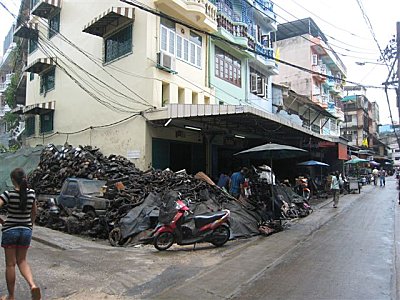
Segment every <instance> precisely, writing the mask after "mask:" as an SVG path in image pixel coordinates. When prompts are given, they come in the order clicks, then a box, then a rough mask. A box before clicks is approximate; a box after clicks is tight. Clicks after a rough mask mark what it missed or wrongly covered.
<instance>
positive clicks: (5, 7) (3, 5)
mask: <svg viewBox="0 0 400 300" xmlns="http://www.w3.org/2000/svg"><path fill="white" fill-rule="evenodd" d="M0 5H1V6H2V7H3V8H4V9H5V10H6V11H7V12H8V13H9V14H10V15H11V16H12V17H13V18H14V19H16V18H17V16H16V15H15V14H13V13H12V12H11V11H10V10H9V9H8V8H7V6H5V4H3V2H0Z"/></svg>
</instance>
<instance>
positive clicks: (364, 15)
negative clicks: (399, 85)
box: [356, 0, 390, 71]
mask: <svg viewBox="0 0 400 300" xmlns="http://www.w3.org/2000/svg"><path fill="white" fill-rule="evenodd" d="M356 1H357V3H358V6H359V7H360V10H361V14H362V16H363V17H364V20H365V23H367V26H368V29H369V31H370V32H371V35H372V37H373V39H374V41H375V43H376V45H377V46H378V49H379V53H380V54H381V57H382V59H383V61H384V63H385V64H386V66H387V68H388V70H389V71H390V66H389V63H388V62H387V60H386V59H385V57H384V54H383V51H382V48H381V46H380V45H379V42H378V39H377V38H376V35H375V31H374V28H373V27H372V23H371V21H370V19H369V17H368V15H367V13H366V12H365V10H364V7H363V5H362V3H361V0H356Z"/></svg>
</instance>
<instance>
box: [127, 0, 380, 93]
mask: <svg viewBox="0 0 400 300" xmlns="http://www.w3.org/2000/svg"><path fill="white" fill-rule="evenodd" d="M120 1H121V2H124V3H126V4H129V5H131V6H134V7H136V8H138V9H140V10H143V11H146V12H148V13H150V14H152V15H156V16H159V17H162V18H165V19H167V20H170V21H173V22H175V23H177V24H180V25H183V26H185V27H188V28H189V29H192V30H194V31H197V32H199V33H202V34H204V35H207V36H210V37H212V38H213V39H215V40H218V41H221V42H224V43H226V44H227V45H229V46H231V47H233V48H236V49H238V50H240V51H247V52H250V53H253V54H257V55H260V56H263V57H266V58H268V59H273V60H275V61H276V62H278V63H281V64H284V65H287V66H289V67H293V68H296V69H298V70H301V71H304V72H307V73H310V74H314V75H319V76H322V77H324V78H328V79H332V80H338V81H343V79H342V78H339V77H335V76H332V75H326V74H322V73H319V72H315V71H313V70H310V69H307V68H305V67H301V66H299V65H296V64H293V63H290V62H287V61H283V60H281V59H277V58H274V57H271V56H269V55H268V54H264V53H261V52H259V51H257V50H254V49H251V48H248V47H245V46H241V45H238V44H236V43H235V42H232V41H229V40H226V39H225V38H223V37H220V36H218V35H216V34H212V33H209V32H207V31H205V30H202V29H200V28H197V27H195V26H192V25H189V24H187V23H185V22H183V21H181V20H179V19H177V18H175V17H172V16H170V15H168V14H165V13H163V12H160V11H158V10H156V9H153V8H151V7H149V6H147V5H144V4H143V3H140V2H138V1H136V0H120ZM331 51H333V50H331ZM333 52H334V51H333ZM346 82H348V83H351V84H354V85H357V86H362V87H366V88H378V89H384V87H383V86H373V85H368V86H366V85H363V84H360V83H358V82H354V81H350V80H347V79H346Z"/></svg>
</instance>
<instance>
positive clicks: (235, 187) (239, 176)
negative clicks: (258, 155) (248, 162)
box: [229, 167, 249, 199]
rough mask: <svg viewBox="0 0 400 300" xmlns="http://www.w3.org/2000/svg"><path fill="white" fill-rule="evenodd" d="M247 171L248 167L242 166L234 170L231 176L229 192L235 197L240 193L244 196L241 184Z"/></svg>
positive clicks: (237, 197)
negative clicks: (237, 170) (236, 170)
mask: <svg viewBox="0 0 400 300" xmlns="http://www.w3.org/2000/svg"><path fill="white" fill-rule="evenodd" d="M248 172H249V169H247V168H246V167H243V168H242V169H241V170H240V171H239V172H235V173H233V174H232V176H231V180H230V183H229V193H230V194H231V195H232V196H233V197H235V198H236V199H239V196H240V195H242V196H244V187H243V184H244V180H245V176H246V175H247V174H248Z"/></svg>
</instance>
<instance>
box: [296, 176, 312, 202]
mask: <svg viewBox="0 0 400 300" xmlns="http://www.w3.org/2000/svg"><path fill="white" fill-rule="evenodd" d="M295 191H296V192H297V194H298V195H300V196H303V198H304V199H305V200H307V201H308V200H310V197H311V190H310V189H309V187H308V179H307V178H301V179H300V181H299V184H298V185H297V186H296V187H295Z"/></svg>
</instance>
